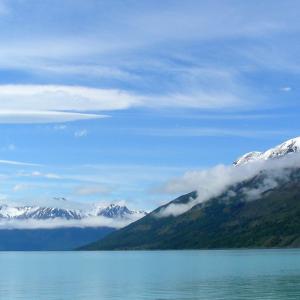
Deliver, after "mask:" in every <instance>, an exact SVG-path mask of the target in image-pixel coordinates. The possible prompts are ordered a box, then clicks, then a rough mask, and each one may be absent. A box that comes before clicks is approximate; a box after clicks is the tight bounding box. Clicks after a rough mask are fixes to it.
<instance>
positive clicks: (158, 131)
mask: <svg viewBox="0 0 300 300" xmlns="http://www.w3.org/2000/svg"><path fill="white" fill-rule="evenodd" d="M130 132H131V133H135V134H141V135H150V136H166V137H177V136H183V137H195V136H196V137H197V136H238V137H248V138H251V137H263V138H265V137H266V136H274V135H275V136H276V135H283V134H290V133H291V132H290V131H284V130H249V129H235V128H217V127H215V128H214V127H212V128H209V127H174V128H166V127H164V128H132V129H130Z"/></svg>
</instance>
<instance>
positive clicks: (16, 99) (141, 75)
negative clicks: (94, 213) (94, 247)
mask: <svg viewBox="0 0 300 300" xmlns="http://www.w3.org/2000/svg"><path fill="white" fill-rule="evenodd" d="M299 9H300V3H299V1H289V0H287V1H226V0H224V1H212V0H210V1H199V0H197V1H192V0H190V1H189V0H187V1H176V0H172V1H168V0H165V1H156V0H153V1H143V0H142V1H141V0H140V1H137V0H136V1H134V0H132V1H130V0H128V1H126V0H124V1H118V0H115V1H108V0H106V1H101V0H98V1H96V0H85V1H79V0H59V1H58V0H51V1H50V0H44V1H34V0H26V1H24V0H6V1H5V0H0V42H1V46H0V136H1V139H0V200H1V199H2V201H8V202H15V201H17V202H23V203H25V202H26V203H28V202H32V201H34V202H36V203H44V202H45V201H46V202H47V201H48V202H49V203H51V199H52V198H53V197H65V198H66V199H69V200H72V201H78V202H94V201H96V202H103V203H106V202H111V201H113V202H119V201H122V202H123V203H126V204H128V205H129V207H131V208H139V209H147V210H150V209H153V208H155V207H156V206H158V205H160V204H162V203H164V202H166V201H169V200H172V199H173V198H174V197H175V196H178V195H176V194H170V193H165V192H163V189H162V188H161V187H162V186H163V184H164V183H166V182H168V181H169V180H172V178H176V177H177V176H182V174H184V173H185V172H191V171H193V170H202V169H205V168H210V167H213V166H215V165H218V164H225V165H229V164H231V163H232V161H234V160H235V159H236V158H237V157H239V156H241V155H242V154H244V153H245V152H249V151H253V150H257V151H264V150H266V149H268V148H270V147H273V146H275V145H277V144H279V143H281V142H283V141H285V140H287V139H290V138H293V137H296V136H299V135H300V125H299V122H298V120H299V113H300V98H299V96H300V88H299V84H298V83H299V79H300V19H299V16H298V11H299Z"/></svg>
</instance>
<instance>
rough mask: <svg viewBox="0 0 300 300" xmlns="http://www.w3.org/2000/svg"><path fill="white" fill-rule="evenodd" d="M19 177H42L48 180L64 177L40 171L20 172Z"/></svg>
mask: <svg viewBox="0 0 300 300" xmlns="http://www.w3.org/2000/svg"><path fill="white" fill-rule="evenodd" d="M17 176H19V177H40V178H47V179H62V177H61V176H60V175H58V174H55V173H42V172H40V171H33V172H31V173H28V172H24V171H19V172H18V173H17Z"/></svg>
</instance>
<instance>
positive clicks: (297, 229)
mask: <svg viewBox="0 0 300 300" xmlns="http://www.w3.org/2000/svg"><path fill="white" fill-rule="evenodd" d="M299 141H300V139H299V138H296V139H293V140H289V141H287V142H285V143H283V144H281V145H279V146H277V147H275V148H272V149H270V150H268V151H266V152H263V153H260V154H258V153H256V154H253V155H252V156H251V155H250V156H249V157H246V156H244V157H243V158H241V159H239V160H238V161H236V163H235V165H236V166H242V165H243V164H249V163H251V161H256V160H268V161H270V162H272V160H273V159H274V158H279V159H280V161H283V159H284V158H286V157H287V155H289V154H290V153H294V156H291V157H293V158H294V159H295V160H296V159H299V157H300V156H299V155H296V154H295V153H297V152H299ZM274 162H278V160H276V161H274ZM272 163H273V162H272ZM298 166H299V164H298ZM238 171H241V170H238ZM197 197H198V194H197V192H192V193H189V194H186V195H183V196H181V197H179V198H177V199H175V200H173V201H171V202H170V203H168V204H166V205H164V206H161V207H159V208H157V209H156V210H154V211H153V212H151V213H149V214H148V215H146V216H145V217H144V218H142V219H140V220H138V221H136V222H134V223H132V224H130V225H128V226H126V227H124V228H122V229H120V230H117V231H115V232H113V233H111V234H109V235H108V236H106V237H105V238H104V239H102V240H100V241H98V242H95V243H92V244H89V245H87V246H85V247H82V248H81V249H84V250H121V249H211V248H241V247H247V248H260V247H300V167H297V166H296V165H295V166H291V165H289V166H288V167H286V166H284V164H283V166H282V167H280V168H277V169H274V170H270V169H267V168H266V169H261V170H259V171H257V174H255V175H253V176H252V177H251V178H249V179H247V180H242V181H240V182H238V183H235V184H233V185H231V186H228V187H227V188H226V189H225V191H223V192H222V193H220V194H219V195H217V196H214V197H212V198H210V199H209V200H208V201H205V202H202V203H199V202H197V201H195V199H197ZM190 203H194V205H192V206H191V207H190V208H189V209H188V210H187V211H185V212H184V213H182V214H180V215H176V216H174V215H170V214H169V215H166V216H162V213H161V212H163V211H164V210H165V209H166V208H167V207H171V206H175V207H176V206H177V207H180V206H184V205H186V204H190Z"/></svg>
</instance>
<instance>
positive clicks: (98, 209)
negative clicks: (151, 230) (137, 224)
mask: <svg viewBox="0 0 300 300" xmlns="http://www.w3.org/2000/svg"><path fill="white" fill-rule="evenodd" d="M133 215H134V216H135V217H136V218H139V217H140V218H141V217H144V216H145V215H146V212H144V211H134V210H129V209H128V208H127V207H126V206H120V205H117V204H110V205H109V206H96V205H95V206H93V207H92V208H88V209H86V210H83V209H81V210H77V209H65V208H57V207H39V206H8V205H1V206H0V220H1V219H8V220H12V219H14V220H28V219H34V220H48V219H55V218H60V219H64V220H82V219H84V218H89V217H99V216H102V217H106V218H111V219H126V218H130V217H132V216H133Z"/></svg>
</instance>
